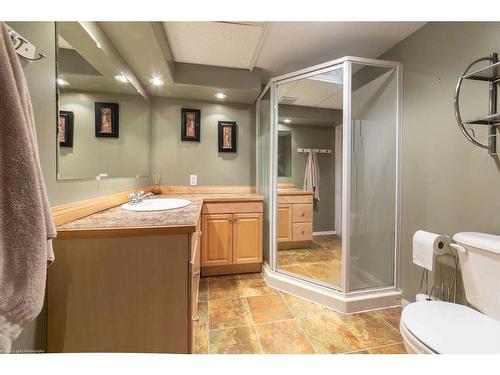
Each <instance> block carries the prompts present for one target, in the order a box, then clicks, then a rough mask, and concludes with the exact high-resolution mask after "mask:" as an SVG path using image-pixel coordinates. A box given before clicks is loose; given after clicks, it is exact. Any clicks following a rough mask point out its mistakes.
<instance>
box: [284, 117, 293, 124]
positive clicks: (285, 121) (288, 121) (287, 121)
mask: <svg viewBox="0 0 500 375" xmlns="http://www.w3.org/2000/svg"><path fill="white" fill-rule="evenodd" d="M283 122H284V123H285V124H289V123H291V122H292V120H290V119H289V118H286V119H284V120H283Z"/></svg>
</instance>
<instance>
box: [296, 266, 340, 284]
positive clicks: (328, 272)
mask: <svg viewBox="0 0 500 375" xmlns="http://www.w3.org/2000/svg"><path fill="white" fill-rule="evenodd" d="M339 265H340V263H339ZM303 267H304V268H305V270H306V271H307V272H308V273H309V274H310V275H311V277H312V278H313V279H314V280H320V281H323V282H326V283H329V284H333V285H338V284H339V283H340V266H339V267H336V266H334V265H333V264H331V263H324V262H321V263H304V264H303Z"/></svg>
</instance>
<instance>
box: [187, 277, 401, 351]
mask: <svg viewBox="0 0 500 375" xmlns="http://www.w3.org/2000/svg"><path fill="white" fill-rule="evenodd" d="M198 315H199V317H200V322H199V324H198V325H197V326H196V329H195V332H194V334H195V347H194V352H195V353H198V354H206V353H210V354H223V353H234V354H252V353H254V354H258V353H269V354H295V353H297V354H298V353H311V354H312V353H353V354H403V353H406V351H405V349H404V345H403V343H402V341H403V340H402V337H401V335H400V334H399V320H400V317H401V307H394V308H389V309H384V310H378V311H371V312H364V313H358V314H353V315H344V314H340V313H336V312H334V311H332V310H329V309H327V308H325V307H323V306H320V305H317V304H314V303H312V302H308V301H306V300H303V299H300V298H297V297H295V296H292V295H290V294H287V293H283V292H280V291H278V290H277V289H273V288H270V287H268V286H267V284H266V282H265V281H264V279H263V278H262V276H261V274H245V275H234V276H221V277H211V278H204V279H202V280H201V283H200V294H199V303H198Z"/></svg>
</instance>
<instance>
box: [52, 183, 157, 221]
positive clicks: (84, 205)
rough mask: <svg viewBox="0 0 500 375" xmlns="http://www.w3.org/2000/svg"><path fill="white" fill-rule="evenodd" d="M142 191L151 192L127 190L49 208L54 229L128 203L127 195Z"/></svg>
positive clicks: (145, 189)
mask: <svg viewBox="0 0 500 375" xmlns="http://www.w3.org/2000/svg"><path fill="white" fill-rule="evenodd" d="M139 190H144V191H145V192H149V191H151V187H150V186H148V187H143V188H137V189H134V190H127V191H123V192H120V193H116V194H111V195H105V196H102V197H96V198H91V199H86V200H83V201H78V202H72V203H68V204H63V205H60V206H55V207H52V208H51V211H52V218H53V219H54V223H55V225H56V227H58V226H60V225H63V224H66V223H69V222H70V221H74V220H78V219H81V218H82V217H85V216H89V215H92V214H95V213H97V212H100V211H104V210H107V209H108V208H112V207H115V206H118V205H120V204H122V203H125V202H127V201H128V199H129V198H128V195H129V194H130V193H132V192H136V191H139Z"/></svg>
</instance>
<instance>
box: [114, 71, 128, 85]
mask: <svg viewBox="0 0 500 375" xmlns="http://www.w3.org/2000/svg"><path fill="white" fill-rule="evenodd" d="M115 79H116V80H117V81H120V82H123V83H127V82H128V79H127V77H126V76H125V74H123V73H121V74H119V75H116V76H115Z"/></svg>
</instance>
